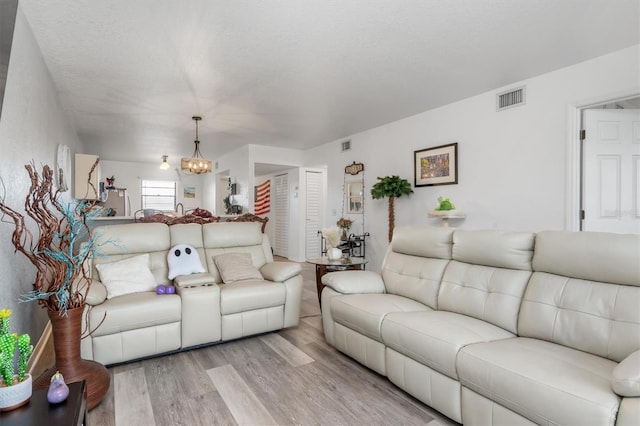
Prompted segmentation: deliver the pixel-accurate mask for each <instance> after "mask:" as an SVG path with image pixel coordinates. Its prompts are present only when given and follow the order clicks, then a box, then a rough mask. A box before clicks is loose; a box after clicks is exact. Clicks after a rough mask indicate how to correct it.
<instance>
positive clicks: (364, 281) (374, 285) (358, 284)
mask: <svg viewBox="0 0 640 426" xmlns="http://www.w3.org/2000/svg"><path fill="white" fill-rule="evenodd" d="M322 284H324V285H326V286H327V287H331V288H332V289H334V290H335V291H337V292H338V293H343V294H354V293H384V292H385V288H384V281H382V276H381V275H380V274H378V273H376V272H372V271H338V272H329V273H328V274H326V275H324V276H323V277H322Z"/></svg>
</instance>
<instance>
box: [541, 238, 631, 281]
mask: <svg viewBox="0 0 640 426" xmlns="http://www.w3.org/2000/svg"><path fill="white" fill-rule="evenodd" d="M638 259H640V235H623V234H611V233H604V232H567V231H544V232H540V233H538V234H537V235H536V252H535V256H534V257H533V269H534V270H535V271H540V272H548V273H551V274H556V275H564V276H568V277H573V278H581V279H584V280H590V281H601V282H609V283H614V284H624V285H633V286H640V262H638Z"/></svg>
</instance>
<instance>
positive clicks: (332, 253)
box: [327, 247, 342, 260]
mask: <svg viewBox="0 0 640 426" xmlns="http://www.w3.org/2000/svg"><path fill="white" fill-rule="evenodd" d="M327 257H328V258H329V260H338V259H340V258H341V257H342V250H340V249H339V248H337V247H333V248H330V249H329V250H327Z"/></svg>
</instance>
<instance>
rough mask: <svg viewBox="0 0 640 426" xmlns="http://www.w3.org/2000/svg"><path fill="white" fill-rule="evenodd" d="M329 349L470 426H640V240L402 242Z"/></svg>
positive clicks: (571, 237)
mask: <svg viewBox="0 0 640 426" xmlns="http://www.w3.org/2000/svg"><path fill="white" fill-rule="evenodd" d="M322 283H323V284H324V285H325V286H326V287H324V289H323V291H322V296H321V297H322V299H321V300H322V320H323V326H324V334H325V338H326V341H327V342H328V343H329V344H331V345H332V346H334V347H335V348H337V349H338V350H339V351H341V352H343V353H345V354H347V355H349V356H351V357H353V358H354V359H356V360H357V361H359V362H360V363H362V364H364V365H365V366H367V367H369V368H371V369H373V370H375V371H376V372H378V373H379V374H381V375H383V376H386V377H387V378H388V379H389V380H390V381H391V382H393V383H394V384H396V385H397V386H398V387H400V388H402V389H403V390H405V391H406V392H408V393H409V394H411V395H413V396H415V397H416V398H417V399H419V400H421V401H423V402H424V403H426V404H427V405H429V406H431V407H433V408H435V409H436V410H438V411H440V412H441V413H443V414H445V415H446V416H448V417H449V418H451V419H453V420H455V421H456V422H459V423H463V424H465V425H515V424H541V425H614V424H617V425H638V424H640V236H637V235H617V234H607V233H588V232H582V233H572V232H555V231H549V232H540V233H538V234H533V233H522V232H499V231H469V230H454V229H452V228H433V227H430V228H427V227H424V228H417V227H404V228H396V230H395V233H394V236H393V240H392V242H391V244H390V246H389V248H388V251H387V252H386V254H385V258H384V261H383V266H382V271H381V273H380V274H378V273H374V272H372V271H341V272H332V273H329V274H327V275H325V276H324V277H323V278H322Z"/></svg>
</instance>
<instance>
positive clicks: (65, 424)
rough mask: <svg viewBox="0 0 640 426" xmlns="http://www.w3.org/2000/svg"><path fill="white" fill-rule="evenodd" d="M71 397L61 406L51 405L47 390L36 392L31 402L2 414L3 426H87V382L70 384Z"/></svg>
mask: <svg viewBox="0 0 640 426" xmlns="http://www.w3.org/2000/svg"><path fill="white" fill-rule="evenodd" d="M68 386H69V396H68V397H67V399H66V400H65V401H63V402H61V403H60V404H49V401H47V390H46V389H42V390H36V391H33V395H31V401H29V403H27V404H25V405H23V406H22V407H20V408H16V409H15V410H11V411H7V412H2V413H0V425H2V426H32V425H33V426H42V425H47V426H81V425H86V417H87V396H86V389H85V381H84V380H83V381H81V382H75V383H69V385H68Z"/></svg>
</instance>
